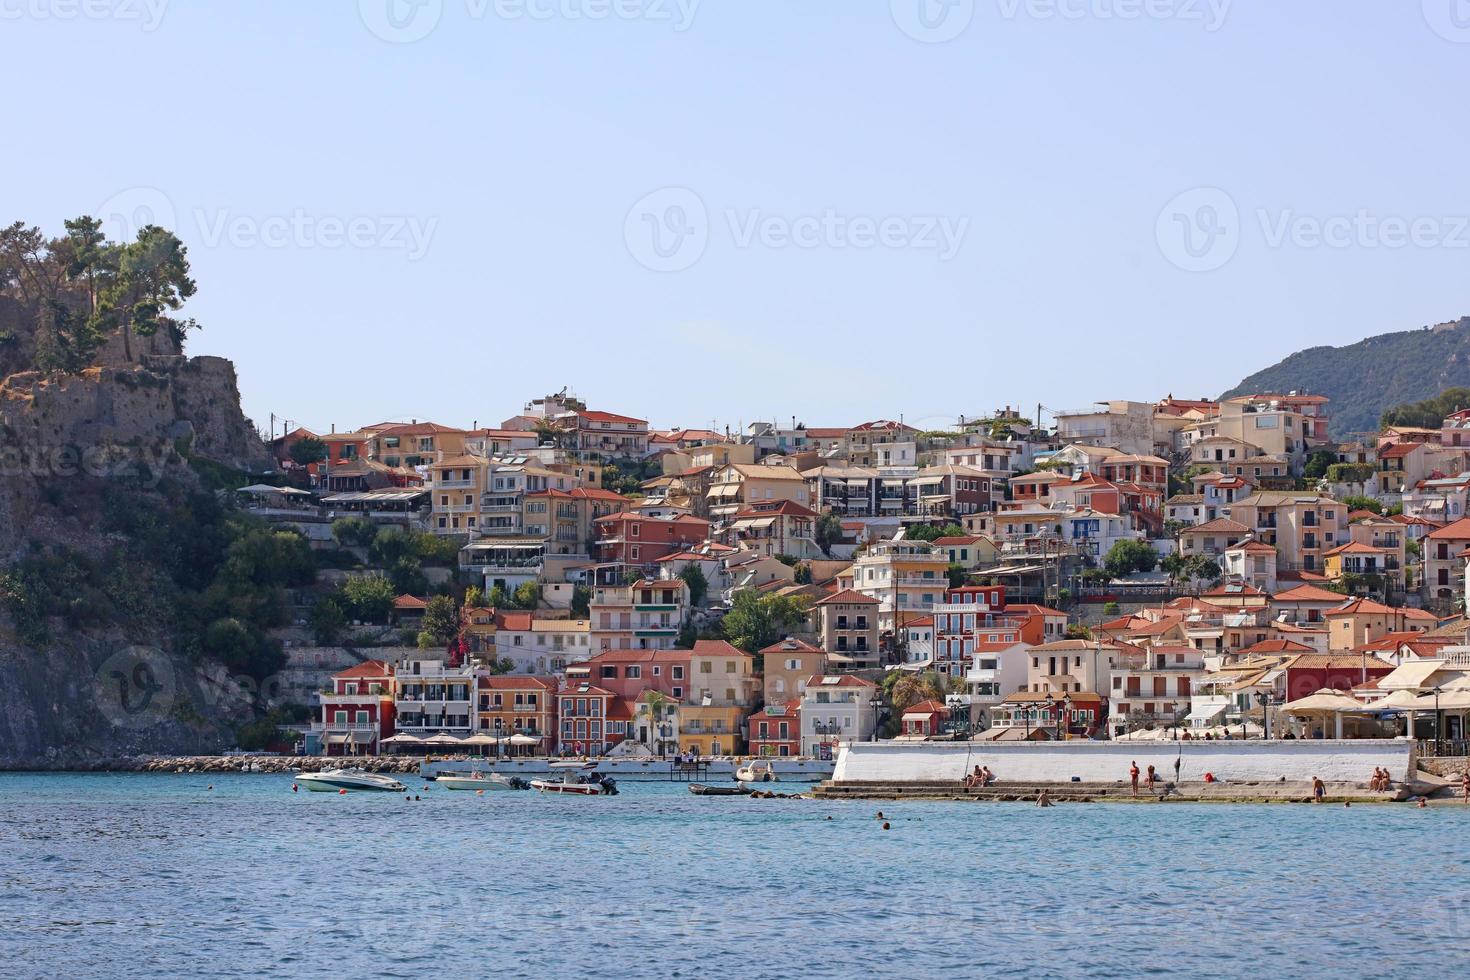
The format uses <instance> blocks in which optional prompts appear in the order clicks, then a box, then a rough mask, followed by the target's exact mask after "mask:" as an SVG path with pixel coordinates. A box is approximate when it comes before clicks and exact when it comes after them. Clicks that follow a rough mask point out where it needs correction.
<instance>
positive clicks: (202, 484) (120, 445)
mask: <svg viewBox="0 0 1470 980" xmlns="http://www.w3.org/2000/svg"><path fill="white" fill-rule="evenodd" d="M140 346H141V347H142V348H143V351H144V352H145V353H141V354H137V361H136V362H134V363H130V362H127V361H126V360H125V359H124V358H123V357H122V356H121V352H120V350H119V349H117V346H116V344H114V343H112V342H109V343H108V344H107V345H106V346H105V347H104V348H103V350H102V351H101V353H100V355H99V357H98V358H97V363H96V364H95V366H93V367H91V368H88V369H86V370H85V371H83V372H81V373H80V374H76V375H61V374H46V375H43V374H41V373H39V372H35V371H24V370H22V371H17V372H15V373H12V374H10V375H9V376H8V377H6V378H4V379H3V380H0V570H4V569H7V568H9V569H11V570H12V575H13V577H12V578H11V579H10V583H11V585H10V592H9V594H8V595H6V596H4V598H6V600H7V601H6V602H5V603H4V604H3V605H0V609H3V611H0V693H3V695H4V697H3V699H0V768H16V767H22V768H23V767H30V766H45V767H51V766H75V765H88V764H97V763H98V762H99V761H101V760H105V759H107V758H109V757H115V756H120V755H124V754H131V753H138V752H159V753H196V752H212V751H217V750H219V749H220V748H222V747H225V746H228V745H230V744H233V727H234V724H235V723H237V722H239V721H240V720H242V719H244V718H248V717H249V714H248V712H249V705H250V698H249V692H248V691H244V692H242V691H241V690H240V685H239V684H238V683H236V682H233V681H230V680H229V679H228V678H227V676H226V675H227V671H226V670H225V668H224V667H222V666H221V665H219V664H218V663H213V662H210V661H209V660H208V659H206V658H201V657H199V656H198V655H197V653H196V654H186V653H185V652H183V651H182V650H180V649H179V644H178V641H177V635H176V633H175V632H174V631H173V629H172V628H171V624H170V622H169V621H168V620H169V617H168V616H167V615H166V610H158V609H155V608H151V607H150V606H149V605H148V603H149V601H150V599H151V598H156V596H150V594H149V593H150V592H151V591H153V589H154V586H153V584H152V583H154V582H155V581H157V580H158V573H157V570H156V569H155V568H153V567H152V562H151V561H150V558H151V557H152V556H151V555H149V554H148V552H147V548H150V547H153V546H152V545H147V546H145V548H144V550H143V551H142V552H141V553H140V552H138V551H131V552H129V551H128V550H127V549H129V548H131V547H133V546H136V545H137V542H136V541H129V540H126V536H125V535H122V534H120V533H119V532H118V531H117V529H116V523H117V521H116V518H115V516H112V515H110V514H109V508H110V507H112V506H113V505H115V504H116V502H117V501H118V500H119V499H123V498H126V499H127V500H128V501H129V503H130V505H132V506H133V508H134V510H142V511H144V512H147V511H149V510H150V509H151V510H154V511H155V512H156V513H157V514H158V515H161V516H160V517H159V519H160V520H167V517H166V516H163V515H167V514H168V498H167V497H166V495H165V490H167V491H168V492H169V493H172V494H173V495H174V496H175V497H176V498H177V497H178V496H179V495H181V494H194V495H196V497H197V496H200V495H203V496H205V497H206V499H209V498H208V497H207V493H206V491H208V490H210V487H209V484H208V480H207V479H206V478H205V476H206V475H207V474H209V473H211V472H214V473H221V472H230V471H241V470H244V471H253V472H258V471H259V470H260V469H262V468H264V467H265V466H267V465H268V457H267V454H266V451H265V446H264V445H263V444H262V442H261V440H260V438H259V437H258V436H257V435H256V433H255V430H254V428H253V426H252V425H251V424H250V422H249V420H247V419H246V418H245V416H244V415H243V413H242V412H241V409H240V398H239V391H238V388H237V384H236V378H235V370H234V366H233V365H232V364H231V363H230V362H229V361H227V360H224V359H222V358H217V357H195V358H187V357H185V356H183V355H182V353H181V352H180V351H178V350H177V349H170V347H169V345H168V344H167V343H166V342H164V341H162V339H161V337H155V338H150V339H149V343H147V344H142V345H140ZM12 366H14V365H12ZM158 530H159V531H160V533H159V535H158V540H161V541H167V540H168V535H169V529H168V528H167V527H163V528H161V529H158ZM56 556H64V557H63V558H58V557H56ZM120 556H125V557H120ZM27 561H29V562H30V563H31V564H32V565H38V564H39V563H41V562H45V561H51V562H53V565H54V564H55V563H56V562H61V561H67V562H71V563H72V564H74V565H77V566H79V567H81V568H82V572H79V573H76V574H74V575H72V578H74V579H75V584H74V585H68V583H70V582H71V581H72V579H71V578H68V577H67V576H68V574H71V573H70V572H69V570H68V569H67V568H61V569H60V570H55V569H54V568H53V567H52V566H45V565H40V567H41V568H43V569H46V570H48V573H49V575H50V577H49V578H48V582H53V580H55V581H59V582H61V583H62V584H63V585H64V586H67V587H68V588H69V589H70V590H71V591H73V592H74V593H75V597H74V598H73V599H71V600H70V604H71V605H75V606H76V607H77V608H72V607H71V605H68V606H67V607H65V608H63V610H62V612H64V614H65V615H64V616H60V617H58V616H55V615H50V613H51V612H54V611H55V610H47V611H46V614H42V613H35V612H34V611H33V610H32V609H30V608H28V606H27V603H31V602H34V599H33V592H34V589H32V591H29V592H28V591H26V588H25V586H26V580H25V578H24V574H23V573H19V572H14V569H17V568H20V567H22V564H23V563H25V562H27ZM119 580H121V581H119ZM51 587H52V588H53V590H54V589H55V587H56V586H55V585H54V584H52V586H51ZM4 589H5V586H4V585H3V583H0V592H3V591H4ZM27 627H29V628H27Z"/></svg>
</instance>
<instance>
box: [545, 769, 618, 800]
mask: <svg viewBox="0 0 1470 980" xmlns="http://www.w3.org/2000/svg"><path fill="white" fill-rule="evenodd" d="M551 772H552V778H550V779H533V780H531V788H532V789H534V790H536V791H537V792H540V793H569V794H571V795H573V796H616V795H617V793H618V784H617V782H616V781H615V780H614V779H613V778H612V777H611V776H604V775H601V774H599V773H598V772H597V763H595V762H553V763H552V764H551Z"/></svg>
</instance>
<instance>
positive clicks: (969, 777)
mask: <svg viewBox="0 0 1470 980" xmlns="http://www.w3.org/2000/svg"><path fill="white" fill-rule="evenodd" d="M964 782H965V789H973V788H974V787H976V786H979V785H981V783H980V767H979V766H976V767H975V771H974V772H972V773H967V774H966V775H965V781H964Z"/></svg>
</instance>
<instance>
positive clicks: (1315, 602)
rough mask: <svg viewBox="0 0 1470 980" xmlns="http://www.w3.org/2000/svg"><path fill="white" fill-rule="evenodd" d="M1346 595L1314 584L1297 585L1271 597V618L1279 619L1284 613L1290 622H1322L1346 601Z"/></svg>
mask: <svg viewBox="0 0 1470 980" xmlns="http://www.w3.org/2000/svg"><path fill="white" fill-rule="evenodd" d="M1347 600H1348V597H1347V596H1345V595H1343V594H1341V593H1340V592H1332V591H1329V590H1328V589H1324V588H1321V587H1320V586H1316V585H1298V586H1297V587H1296V588H1294V589H1287V590H1286V591H1285V592H1278V593H1276V594H1275V595H1273V596H1272V597H1271V618H1272V619H1280V618H1282V616H1281V614H1282V613H1286V617H1285V618H1286V621H1287V622H1291V623H1322V622H1326V620H1325V619H1324V618H1323V617H1324V616H1325V614H1326V613H1327V612H1328V611H1329V610H1332V609H1336V608H1338V607H1339V606H1341V605H1343V604H1344V603H1345V602H1347Z"/></svg>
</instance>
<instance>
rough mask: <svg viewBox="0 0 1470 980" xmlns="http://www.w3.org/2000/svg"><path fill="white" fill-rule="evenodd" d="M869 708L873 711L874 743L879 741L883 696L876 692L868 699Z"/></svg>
mask: <svg viewBox="0 0 1470 980" xmlns="http://www.w3.org/2000/svg"><path fill="white" fill-rule="evenodd" d="M868 707H870V708H872V709H873V741H875V742H876V741H878V712H879V710H880V709H881V708H882V707H883V695H881V694H879V693H877V692H874V694H873V696H872V697H871V698H870V699H868Z"/></svg>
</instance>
